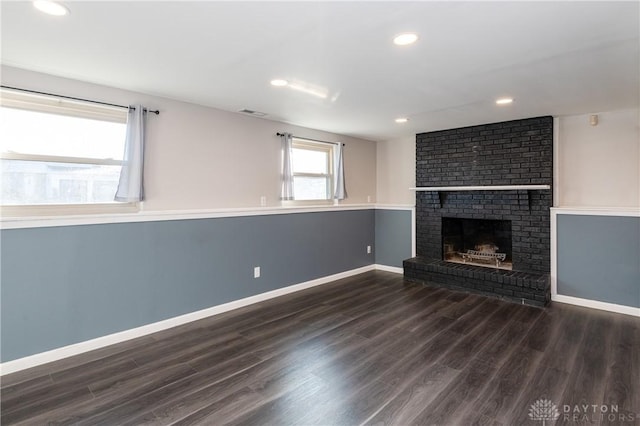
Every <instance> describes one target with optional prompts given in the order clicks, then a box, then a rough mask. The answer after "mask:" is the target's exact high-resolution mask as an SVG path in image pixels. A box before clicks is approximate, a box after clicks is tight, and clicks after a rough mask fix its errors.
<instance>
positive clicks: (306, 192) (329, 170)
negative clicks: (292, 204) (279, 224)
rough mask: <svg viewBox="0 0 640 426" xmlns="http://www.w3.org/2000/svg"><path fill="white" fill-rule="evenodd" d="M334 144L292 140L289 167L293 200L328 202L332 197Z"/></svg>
mask: <svg viewBox="0 0 640 426" xmlns="http://www.w3.org/2000/svg"><path fill="white" fill-rule="evenodd" d="M334 146H335V145H334V144H330V143H322V142H315V141H310V140H306V139H299V138H293V141H292V153H291V163H292V164H291V166H292V172H293V194H294V199H295V200H330V199H331V198H332V196H333V194H332V193H333V179H334V176H333V158H334V153H333V149H334Z"/></svg>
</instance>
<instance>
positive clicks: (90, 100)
mask: <svg viewBox="0 0 640 426" xmlns="http://www.w3.org/2000/svg"><path fill="white" fill-rule="evenodd" d="M0 87H2V88H3V89H10V90H18V91H20V92H27V93H35V94H37V95H46V96H55V97H57V98H63V99H71V100H74V101H82V102H91V103H93V104H99V105H106V106H112V107H116V108H126V109H129V108H131V109H133V110H135V108H134V107H130V106H127V105H118V104H110V103H108V102H100V101H94V100H92V99H83V98H74V97H73V96H64V95H57V94H55V93H47V92H38V91H37V90H29V89H21V88H20V87H11V86H5V85H4V84H3V85H0ZM144 110H145V111H147V112H150V113H153V114H155V115H159V114H160V111H158V110H155V111H153V110H150V109H147V108H145V109H144Z"/></svg>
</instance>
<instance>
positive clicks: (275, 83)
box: [271, 78, 289, 87]
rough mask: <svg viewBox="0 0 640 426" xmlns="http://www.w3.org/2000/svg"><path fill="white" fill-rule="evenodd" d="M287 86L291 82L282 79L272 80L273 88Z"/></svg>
mask: <svg viewBox="0 0 640 426" xmlns="http://www.w3.org/2000/svg"><path fill="white" fill-rule="evenodd" d="M287 84H289V82H288V81H287V80H282V79H280V78H277V79H275V80H271V85H272V86H278V87H282V86H286V85H287Z"/></svg>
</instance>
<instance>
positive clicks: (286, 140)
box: [280, 133, 293, 200]
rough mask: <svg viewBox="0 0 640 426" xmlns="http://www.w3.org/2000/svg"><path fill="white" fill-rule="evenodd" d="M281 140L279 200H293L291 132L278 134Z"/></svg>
mask: <svg viewBox="0 0 640 426" xmlns="http://www.w3.org/2000/svg"><path fill="white" fill-rule="evenodd" d="M280 138H281V140H282V188H281V191H280V199H281V200H293V166H292V158H291V157H292V151H293V147H292V143H293V136H292V135H291V133H284V134H282V135H281V136H280Z"/></svg>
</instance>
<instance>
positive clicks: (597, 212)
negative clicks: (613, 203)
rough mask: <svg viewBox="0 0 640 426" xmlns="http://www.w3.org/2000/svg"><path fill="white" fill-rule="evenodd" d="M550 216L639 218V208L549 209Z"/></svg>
mask: <svg viewBox="0 0 640 426" xmlns="http://www.w3.org/2000/svg"><path fill="white" fill-rule="evenodd" d="M551 214H552V215H558V214H573V215H585V216H622V217H627V216H628V217H640V207H551Z"/></svg>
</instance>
